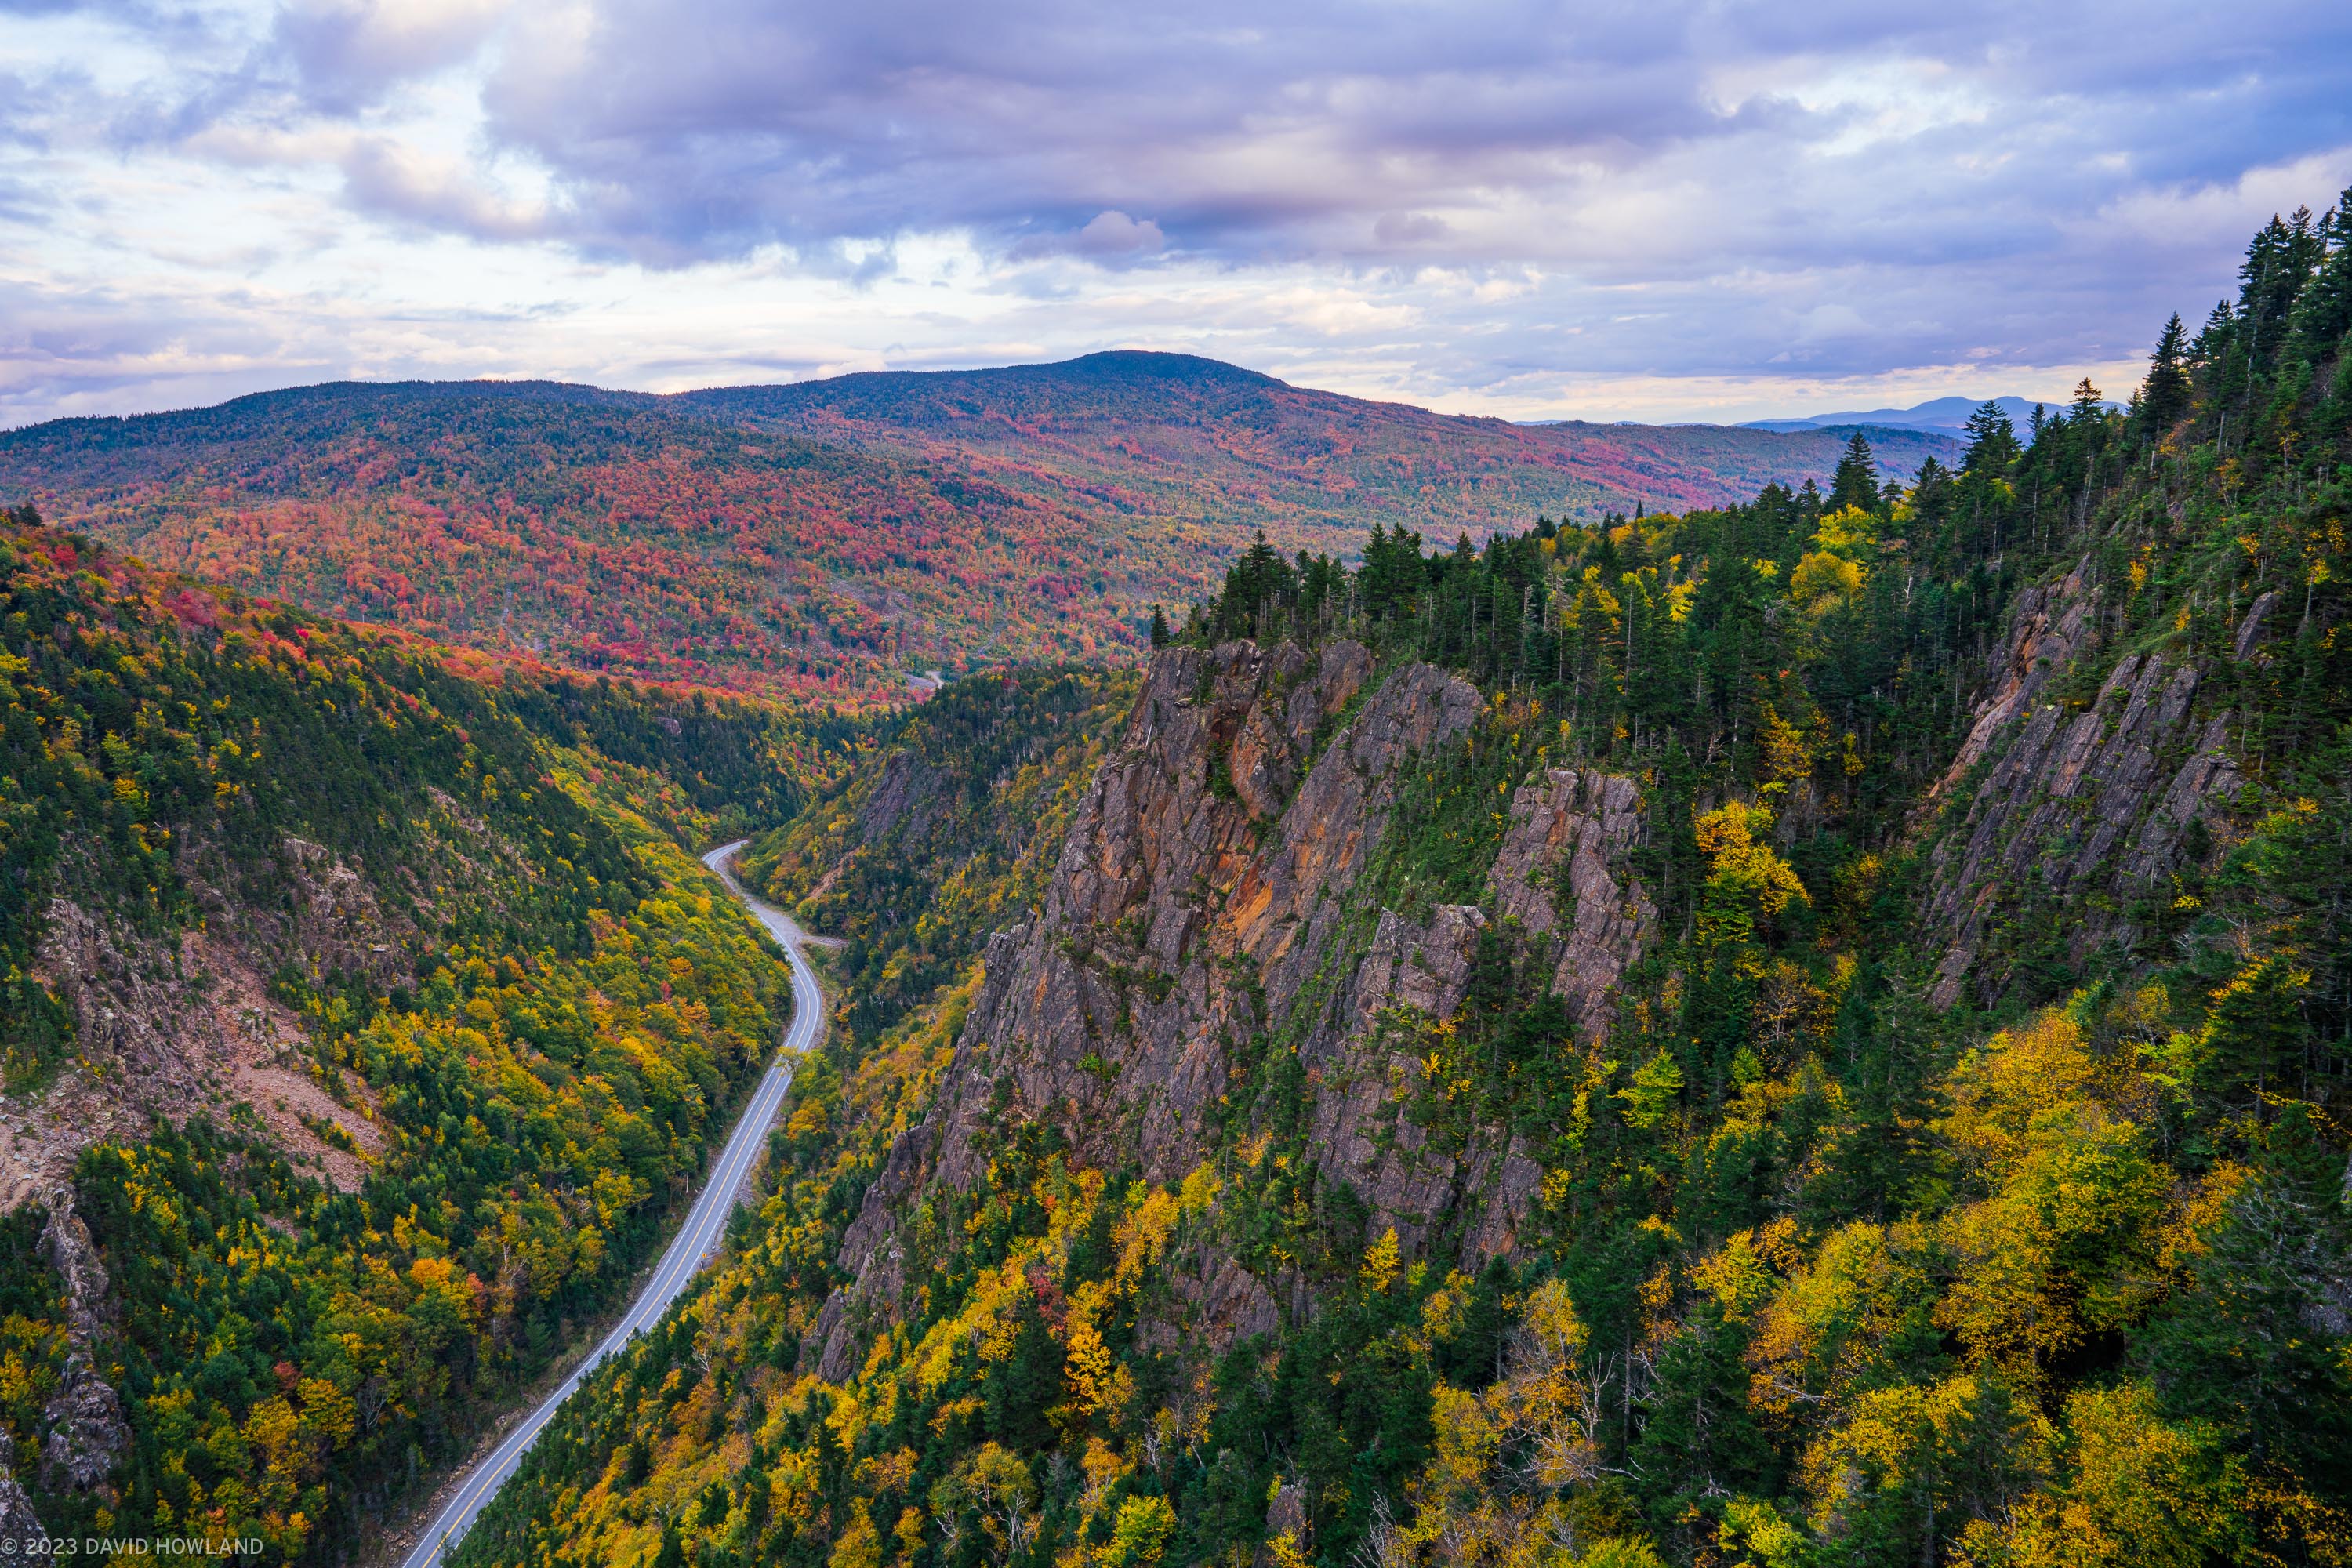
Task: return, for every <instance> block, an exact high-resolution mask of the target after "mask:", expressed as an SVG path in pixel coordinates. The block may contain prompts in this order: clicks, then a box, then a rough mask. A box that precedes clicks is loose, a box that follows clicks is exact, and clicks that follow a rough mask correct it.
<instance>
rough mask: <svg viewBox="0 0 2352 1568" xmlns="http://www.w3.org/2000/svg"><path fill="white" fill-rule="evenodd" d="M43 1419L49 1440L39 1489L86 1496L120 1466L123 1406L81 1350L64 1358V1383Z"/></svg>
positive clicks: (127, 1434)
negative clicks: (71, 1491)
mask: <svg viewBox="0 0 2352 1568" xmlns="http://www.w3.org/2000/svg"><path fill="white" fill-rule="evenodd" d="M41 1415H42V1418H43V1420H45V1421H46V1422H47V1424H48V1428H49V1435H48V1438H47V1441H46V1442H44V1443H43V1444H42V1445H41V1485H43V1486H44V1487H46V1488H47V1489H49V1490H50V1491H53V1492H58V1491H65V1490H68V1489H71V1490H74V1491H85V1492H86V1491H88V1490H89V1489H91V1488H92V1487H95V1486H96V1485H98V1484H99V1482H100V1481H102V1480H104V1479H106V1478H107V1477H108V1476H110V1475H112V1474H113V1473H114V1467H115V1466H116V1465H117V1464H119V1463H121V1459H122V1456H123V1455H124V1453H126V1452H127V1451H129V1449H130V1447H131V1428H130V1427H129V1426H126V1425H125V1424H124V1423H123V1419H122V1401H121V1399H119V1398H118V1397H116V1395H115V1392H114V1389H113V1387H112V1386H111V1385H110V1384H108V1383H107V1381H106V1380H105V1379H104V1378H102V1377H100V1376H99V1375H98V1373H97V1372H96V1370H95V1369H93V1368H92V1367H91V1366H90V1364H89V1357H88V1356H86V1355H84V1354H83V1353H82V1352H80V1351H75V1352H71V1353H70V1354H68V1356H67V1357H66V1371H65V1379H64V1381H63V1382H62V1383H61V1384H59V1386H58V1392H57V1394H56V1395H55V1396H54V1397H53V1398H51V1399H50V1401H49V1403H48V1406H47V1409H45V1410H43V1411H42V1413H41Z"/></svg>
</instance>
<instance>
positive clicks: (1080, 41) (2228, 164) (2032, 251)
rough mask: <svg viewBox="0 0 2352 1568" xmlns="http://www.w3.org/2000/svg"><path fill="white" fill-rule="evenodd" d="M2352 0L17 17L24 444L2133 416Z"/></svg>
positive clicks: (142, 11)
mask: <svg viewBox="0 0 2352 1568" xmlns="http://www.w3.org/2000/svg"><path fill="white" fill-rule="evenodd" d="M2347 185H2352V5H2344V4H2342V3H2341V0H2334V3H2329V4H2268V3H2264V0H2237V3H2234V4H2231V5H2225V6H2224V5H2210V4H2200V5H2179V4H2150V3H2140V4H2131V5H2110V4H2104V3H2101V0H2068V3H2065V4H2059V5H2053V4H2050V3H2049V0H2031V3H2029V4H2015V5H2012V4H2006V3H2003V0H1987V3H1984V4H1979V5H1965V6H1963V5H1952V4H1949V0H1942V3H1939V4H1936V5H1903V4H1893V3H1888V0H1875V3H1871V4H1847V3H1844V0H1823V3H1820V4H1790V3H1789V0H1780V3H1778V4H1769V5H1744V4H1727V3H1711V4H1698V5H1679V4H1675V3H1673V0H1648V3H1643V4H1632V5H1614V4H1583V5H1508V4H1480V3H1475V0H1473V3H1466V4H1465V3H1452V4H1446V5H1411V4H1402V3H1399V0H1367V3H1360V4H1354V5H1283V4H1270V3H1268V0H1187V3H1186V4H1184V5H1155V6H1141V5H1137V6H1112V5H1101V4H1095V5H1076V4H1067V3H1062V0H1012V3H994V0H962V3H954V4H894V3H889V0H861V3H857V4H840V3H837V0H836V3H832V4H824V5H819V4H808V3H803V4H795V5H777V4H770V3H766V0H697V3H694V4H681V3H679V0H288V3H285V4H280V5H269V4H261V3H226V0H225V3H219V4H214V3H209V0H195V3H190V4H174V3H172V0H101V3H98V4H89V5H76V4H63V3H58V0H0V426H16V425H21V424H26V423H29V422H32V421H36V420H40V419H46V418H52V417H56V416H62V415H73V414H125V413H135V412H142V411H147V410H152V409H159V408H172V407H185V406H191V405H202V404H207V403H213V402H217V401H219V400H221V399H223V398H226V397H230V396H235V395H239V394H242V393H247V392H253V391H259V390H264V389H267V388H271V387H278V386H288V385H297V384H306V383H311V382H318V381H327V380H335V379H341V378H346V377H361V378H369V379H397V378H410V377H429V378H451V377H467V376H509V377H515V376H533V377H536V376H544V377H553V378H558V379H562V380H569V381H585V382H593V383H596V384H601V385H606V386H625V387H635V388H642V389H646V390H651V391H677V390H682V389H685V388H688V387H694V386H706V385H714V384H737V383H747V382H772V381H786V380H799V379H803V378H806V377H810V376H818V375H831V374H841V373H844V372H848V371H856V370H876V369H902V370H904V369H914V370H919V369H929V368H950V367H966V366H973V365H985V364H1002V363H1023V362H1035V361H1043V360H1054V359H1062V358H1067V357H1070V356H1072V355H1075V354H1079V353H1088V352H1092V351H1095V350H1099V349H1110V348H1151V349H1169V350H1181V351H1185V352H1190V353H1203V354H1209V355H1213V356H1214V357H1217V358H1220V359H1224V360H1229V361H1232V362H1234V363H1239V364H1244V365H1247V366H1249V367H1251V368H1253V369H1257V370H1262V371H1265V372H1268V373H1270V374H1275V375H1278V376H1281V377H1283V378H1285V379H1286V380H1289V381H1293V382H1297V383H1299V384H1306V385H1313V386H1319V387H1326V388H1329V389H1331V390H1334V391H1339V392H1346V393H1352V394H1356V395H1364V396H1372V397H1382V398H1392V399H1397V400H1400V401H1404V402H1410V403H1416V404H1420V405H1425V406H1430V407H1434V408H1439V409H1443V410H1446V411H1449V412H1457V413H1473V414H1488V415H1496V416H1503V417H1508V418H1571V417H1573V418H1592V419H1641V420H1738V419H1747V418H1758V417H1764V416H1776V415H1791V414H1809V413H1818V412H1823V411H1827V410H1832V409H1841V408H1858V407H1874V406H1880V405H1903V404H1909V403H1913V402H1917V401H1920V400H1923V399H1925V398H1928V397H1933V396H1940V395H1949V394H1954V393H1958V394H1962V395H1969V396H1985V395H1995V394H2014V395H2023V396H2027V397H2037V398H2052V399H2056V398H2060V397H2063V396H2064V395H2065V394H2066V392H2067V390H2068V389H2069V388H2071V387H2072V386H2073V384H2074V382H2075V381H2076V379H2077V378H2078V377H2080V376H2083V375H2089V376H2091V377H2092V378H2093V379H2094V380H2095V381H2096V382H2097V383H2098V384H2099V385H2100V386H2101V387H2102V388H2103V389H2104V390H2106V391H2108V392H2110V393H2111V394H2113V395H2117V396H2121V395H2124V394H2125V393H2126V392H2127V391H2128V390H2129V388H2130V386H2131V385H2132V384H2135V383H2136V382H2137V376H2138V366H2139V364H2140V363H2142V362H2143V361H2144V358H2145V355H2146V353H2147V349H2148V347H2149V346H2150V344H2151V343H2152V342H2153V340H2154V337H2155V335H2156V332H2157V331H2158V328H2159V327H2160V326H2161V324H2162V322H2163V320H2164V318H2165V316H2166V315H2167V314H2168V313H2169V312H2170V311H2172V310H2179V311H2180V312H2182V314H2183V315H2184V316H2185V317H2187V318H2188V319H2189V321H2190V322H2191V324H2192V325H2193V324H2194V323H2195V322H2196V321H2200V320H2201V319H2202V317H2203V315H2204V312H2205V311H2206V310H2209V309H2210V306H2211V304H2212V302H2213V301H2214V300H2216V299H2217V298H2219V297H2220V296H2221V295H2222V294H2223V293H2225V292H2234V273H2235V266H2236V261H2237V258H2238V256H2239V254H2240V252H2241V251H2242V247H2243V246H2244V244H2245V241H2246V238H2247V237H2248V236H2250V235H2251V234H2252V231H2253V229H2254V228H2255V227H2256V226H2259V225H2260V224H2261V223H2262V222H2263V220H2264V219H2266V218H2267V217H2268V216H2270V215H2271V214H2273V212H2288V211H2292V210H2293V209H2294V207H2295V206H2296V205H2298V204H2308V205H2310V206H2311V207H2312V209H2313V210H2314V211H2315V212H2319V211H2324V210H2326V208H2327V207H2329V206H2331V205H2334V204H2335V203H2336V200H2337V198H2338V195H2339V194H2340V193H2342V192H2343V191H2344V190H2345V188H2346V187H2347Z"/></svg>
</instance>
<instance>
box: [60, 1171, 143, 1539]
mask: <svg viewBox="0 0 2352 1568" xmlns="http://www.w3.org/2000/svg"><path fill="white" fill-rule="evenodd" d="M41 1257H42V1258H43V1259H44V1260H45V1261H46V1262H47V1264H48V1265H49V1267H50V1268H54V1269H56V1270H57V1273H58V1279H60V1280H62V1281H63V1282H64V1284H65V1288H66V1311H67V1332H68V1338H69V1342H70V1343H71V1345H72V1349H71V1350H70V1351H69V1352H68V1353H67V1356H66V1368H65V1375H64V1378H63V1380H62V1381H61V1382H60V1384H59V1385H58V1392H57V1393H56V1394H54V1395H52V1396H51V1398H50V1400H49V1403H48V1405H47V1408H46V1409H44V1410H43V1411H42V1413H41V1414H42V1419H43V1420H44V1422H46V1423H47V1427H48V1436H47V1439H46V1440H45V1441H44V1442H43V1443H42V1445H41V1484H42V1485H43V1486H44V1487H46V1488H47V1489H49V1490H51V1491H53V1492H54V1491H64V1490H68V1489H71V1490H75V1491H88V1490H89V1489H90V1488H92V1487H94V1486H96V1485H98V1483H99V1482H100V1481H102V1480H104V1479H106V1478H107V1477H108V1476H110V1475H111V1474H112V1473H113V1472H114V1467H115V1466H116V1465H117V1464H118V1463H120V1462H121V1458H122V1456H123V1455H124V1454H125V1453H126V1452H128V1451H129V1449H130V1447H131V1428H130V1426H128V1425H127V1424H126V1423H125V1422H124V1420H123V1418H122V1401H121V1398H120V1397H118V1396H117V1395H116V1394H115V1392H114V1389H113V1386H112V1385H111V1384H109V1383H108V1382H107V1381H106V1380H105V1379H104V1378H102V1377H100V1375H99V1374H98V1372H97V1369H96V1368H95V1367H93V1366H92V1365H91V1364H90V1342H91V1341H92V1340H93V1339H95V1338H97V1337H98V1336H99V1335H100V1333H102V1332H104V1331H106V1330H107V1329H108V1328H110V1326H111V1325H112V1323H113V1321H114V1316H115V1311H114V1298H113V1293H112V1289H111V1286H110V1281H109V1280H108V1279H107V1275H106V1265H105V1264H104V1263H102V1262H101V1261H100V1258H99V1256H98V1247H97V1246H96V1245H95V1244H94V1243H93V1242H92V1241H91V1240H90V1235H89V1226H86V1225H84V1224H83V1223H82V1219H81V1216H80V1215H78V1214H76V1213H75V1212H74V1207H73V1191H72V1189H71V1188H61V1189H59V1190H58V1192H56V1193H54V1194H51V1197H50V1205H49V1212H48V1223H47V1226H44V1227H43V1229H42V1231H41Z"/></svg>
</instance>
